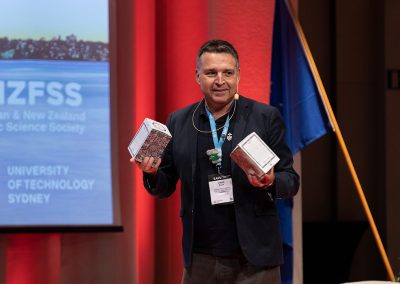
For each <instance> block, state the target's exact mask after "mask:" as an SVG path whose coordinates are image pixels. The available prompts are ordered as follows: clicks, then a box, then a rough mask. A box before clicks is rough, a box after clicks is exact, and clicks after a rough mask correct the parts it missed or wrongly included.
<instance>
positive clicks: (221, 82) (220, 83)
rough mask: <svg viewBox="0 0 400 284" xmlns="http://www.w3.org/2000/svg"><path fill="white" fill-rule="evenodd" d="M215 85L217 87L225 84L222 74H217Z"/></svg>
mask: <svg viewBox="0 0 400 284" xmlns="http://www.w3.org/2000/svg"><path fill="white" fill-rule="evenodd" d="M216 83H217V84H219V85H222V84H223V83H225V78H224V75H223V74H222V73H218V74H217V78H216Z"/></svg>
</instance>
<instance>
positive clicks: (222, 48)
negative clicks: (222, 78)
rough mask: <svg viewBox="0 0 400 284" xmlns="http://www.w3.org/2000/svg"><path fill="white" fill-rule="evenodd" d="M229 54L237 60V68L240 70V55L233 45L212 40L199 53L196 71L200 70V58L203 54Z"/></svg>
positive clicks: (220, 40)
mask: <svg viewBox="0 0 400 284" xmlns="http://www.w3.org/2000/svg"><path fill="white" fill-rule="evenodd" d="M206 52H210V53H228V54H230V55H232V56H233V58H235V62H236V68H237V69H239V68H240V65H239V55H238V53H237V51H236V49H235V48H234V47H233V45H232V44H231V43H229V42H227V41H225V40H222V39H212V40H209V41H207V42H206V43H204V44H203V45H202V46H201V47H200V49H199V52H198V53H197V61H196V69H198V68H199V64H200V58H201V56H202V55H203V53H206Z"/></svg>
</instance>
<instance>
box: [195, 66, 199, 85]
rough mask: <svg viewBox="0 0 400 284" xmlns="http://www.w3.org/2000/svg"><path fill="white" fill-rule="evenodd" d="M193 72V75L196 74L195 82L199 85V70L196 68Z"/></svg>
mask: <svg viewBox="0 0 400 284" xmlns="http://www.w3.org/2000/svg"><path fill="white" fill-rule="evenodd" d="M194 73H195V76H196V82H197V84H199V85H200V74H199V72H198V71H197V69H196V70H195V71H194Z"/></svg>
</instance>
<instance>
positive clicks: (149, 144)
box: [128, 118, 172, 164]
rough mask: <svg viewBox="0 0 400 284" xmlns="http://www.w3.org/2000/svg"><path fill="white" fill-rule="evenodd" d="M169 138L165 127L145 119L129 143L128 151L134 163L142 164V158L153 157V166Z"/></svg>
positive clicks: (169, 134) (169, 135)
mask: <svg viewBox="0 0 400 284" xmlns="http://www.w3.org/2000/svg"><path fill="white" fill-rule="evenodd" d="M171 138H172V136H171V133H170V132H169V130H168V128H167V126H166V125H164V124H162V123H160V122H157V121H154V120H152V119H150V118H145V119H144V121H143V123H142V125H141V126H140V128H139V130H138V131H137V133H136V134H135V136H134V137H133V139H132V141H131V143H129V146H128V150H129V153H130V154H131V156H132V157H133V158H135V160H136V161H139V162H142V161H143V158H144V157H154V164H156V163H157V161H158V160H159V158H160V157H161V155H162V153H163V152H164V150H165V148H166V147H167V145H168V143H169V141H170V140H171Z"/></svg>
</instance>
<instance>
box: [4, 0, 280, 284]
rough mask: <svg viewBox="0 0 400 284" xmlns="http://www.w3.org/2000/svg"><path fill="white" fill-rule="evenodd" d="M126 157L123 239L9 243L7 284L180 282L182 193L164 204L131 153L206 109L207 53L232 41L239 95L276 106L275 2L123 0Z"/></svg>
mask: <svg viewBox="0 0 400 284" xmlns="http://www.w3.org/2000/svg"><path fill="white" fill-rule="evenodd" d="M112 5H113V6H115V8H116V19H115V24H116V28H115V29H114V33H113V34H112V35H111V39H112V40H113V39H114V40H116V43H117V44H116V49H114V50H115V51H116V53H115V55H116V62H117V64H116V66H115V68H113V69H112V70H113V74H112V76H114V79H115V81H114V84H115V89H116V93H115V94H114V95H115V96H117V99H118V141H119V143H118V147H119V148H118V158H119V184H120V201H121V215H122V222H123V226H124V232H123V233H86V234H30V235H25V234H18V235H6V236H3V237H2V238H1V239H0V252H3V253H2V254H1V261H2V263H3V264H4V265H3V269H0V283H6V284H27V283H28V284H46V283H51V284H58V283H60V284H61V283H63V284H64V283H66V284H68V283H76V284H79V283H85V284H87V283H97V284H98V283H107V284H108V283H146V284H147V283H149V284H151V283H171V284H172V283H180V278H181V273H182V256H181V224H180V219H179V214H178V212H179V207H180V199H179V197H180V194H179V189H177V192H176V193H175V194H174V195H173V196H172V197H170V198H168V199H166V200H155V199H154V198H152V197H151V196H149V195H148V194H147V193H146V191H145V190H144V188H143V186H142V176H141V173H140V172H138V171H137V169H136V168H135V167H134V165H132V164H131V163H130V162H129V154H128V152H127V150H126V146H127V144H128V143H129V141H130V139H131V138H132V136H133V134H134V132H135V130H136V129H137V128H138V126H139V125H140V123H141V122H142V120H143V119H144V118H145V117H149V118H154V119H156V120H159V121H161V122H165V121H166V118H167V116H168V114H169V113H170V112H171V111H174V110H177V109H178V108H181V107H183V106H186V105H187V104H189V103H192V102H195V101H199V100H200V99H201V97H202V96H201V93H200V91H199V88H198V85H197V84H196V82H195V80H194V78H195V60H196V54H197V50H198V48H199V46H200V45H201V44H202V43H204V42H205V41H206V40H208V39H211V38H222V39H226V40H228V41H230V42H232V43H233V44H234V46H235V47H236V49H237V50H238V52H239V56H240V64H241V80H240V84H239V93H241V94H243V95H245V96H247V97H252V98H255V99H257V100H260V101H264V102H267V101H268V96H269V90H270V80H269V78H270V61H271V59H270V56H271V46H272V42H271V39H272V23H273V11H274V9H273V8H274V1H273V0H253V1H246V0H237V1H231V0H219V1H212V0H210V1H208V2H207V1H204V0H191V1H178V0H146V1H142V0H118V1H116V0H114V1H113V2H112Z"/></svg>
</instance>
